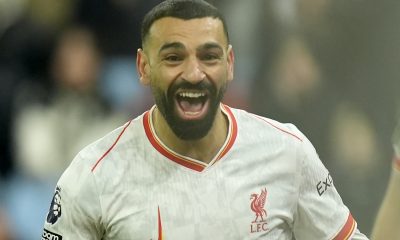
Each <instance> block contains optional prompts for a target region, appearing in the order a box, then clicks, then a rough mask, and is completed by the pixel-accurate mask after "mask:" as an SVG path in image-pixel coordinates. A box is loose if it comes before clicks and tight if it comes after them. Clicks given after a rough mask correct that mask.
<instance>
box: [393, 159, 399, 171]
mask: <svg viewBox="0 0 400 240" xmlns="http://www.w3.org/2000/svg"><path fill="white" fill-rule="evenodd" d="M393 167H394V169H396V170H397V171H400V157H396V156H395V157H393Z"/></svg>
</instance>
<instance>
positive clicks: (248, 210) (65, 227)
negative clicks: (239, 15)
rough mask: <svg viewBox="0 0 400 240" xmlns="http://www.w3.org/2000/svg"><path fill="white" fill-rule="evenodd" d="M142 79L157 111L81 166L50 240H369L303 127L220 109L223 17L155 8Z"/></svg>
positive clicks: (146, 30)
mask: <svg viewBox="0 0 400 240" xmlns="http://www.w3.org/2000/svg"><path fill="white" fill-rule="evenodd" d="M137 68H138V72H139V76H140V81H141V82H142V83H143V84H144V85H149V86H150V88H151V90H152V93H153V96H154V99H155V102H156V104H155V106H154V107H152V108H151V109H150V110H148V111H147V112H145V113H144V114H143V115H141V116H139V117H137V118H135V119H133V120H131V121H129V122H128V123H126V124H125V125H124V126H122V127H120V128H118V129H116V130H115V131H113V132H111V133H110V134H108V135H106V136H105V137H103V138H101V139H100V140H98V141H96V142H94V143H93V144H91V145H89V146H88V147H86V148H85V149H83V150H82V151H81V152H80V153H79V154H78V155H77V156H76V158H75V159H74V160H73V162H72V163H71V165H70V166H69V167H68V169H67V170H66V171H65V173H64V174H63V175H62V176H61V179H60V180H59V182H58V185H57V187H56V191H55V195H54V197H53V201H52V203H51V206H50V210H49V213H48V215H47V219H46V222H45V225H44V232H43V236H42V239H62V238H64V239H86V240H92V239H93V240H94V239H98V240H99V239H130V240H134V239H158V240H161V239H174V240H178V239H207V240H208V239H224V240H226V239H238V240H239V239H276V240H278V239H279V240H285V239H288V240H291V239H297V240H323V239H327V240H328V239H339V240H342V239H357V240H361V239H367V238H366V237H365V236H364V235H363V234H362V233H360V232H359V231H358V229H357V224H356V221H355V220H354V218H353V217H352V215H351V213H350V211H349V209H348V208H347V207H346V206H345V205H344V204H343V202H342V200H341V198H340V196H339V194H338V193H337V191H336V190H335V187H334V185H333V181H332V178H331V176H330V174H329V172H328V170H327V169H326V168H325V167H324V166H323V164H322V163H321V161H320V159H319V158H318V155H317V153H316V151H315V150H314V148H313V146H312V144H311V143H310V142H309V141H308V140H307V138H306V137H305V136H304V135H303V134H302V133H301V132H300V131H299V130H297V128H296V127H295V126H293V125H291V124H281V123H279V122H277V121H274V120H271V119H268V118H265V117H260V116H256V115H254V114H251V113H248V112H246V111H243V110H239V109H234V108H231V107H229V106H227V105H224V104H222V103H221V99H222V97H223V95H224V92H225V90H226V88H227V85H228V83H229V82H230V81H231V80H232V79H233V72H234V71H233V68H234V53H233V48H232V46H231V45H230V44H229V37H228V31H227V27H226V24H225V21H224V18H223V16H221V14H220V13H219V11H218V10H217V9H216V8H215V7H213V6H212V5H210V4H208V3H206V2H205V1H198V0H197V1H182V0H167V1H164V2H162V3H160V4H159V5H157V6H156V7H155V8H153V9H152V10H151V11H150V12H149V13H148V14H147V15H146V16H145V18H144V21H143V24H142V48H141V49H139V50H138V52H137Z"/></svg>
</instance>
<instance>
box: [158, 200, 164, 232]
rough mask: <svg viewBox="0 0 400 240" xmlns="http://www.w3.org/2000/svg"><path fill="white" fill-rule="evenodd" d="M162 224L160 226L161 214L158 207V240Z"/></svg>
mask: <svg viewBox="0 0 400 240" xmlns="http://www.w3.org/2000/svg"><path fill="white" fill-rule="evenodd" d="M162 239H163V237H162V224H161V214H160V207H158V240H162Z"/></svg>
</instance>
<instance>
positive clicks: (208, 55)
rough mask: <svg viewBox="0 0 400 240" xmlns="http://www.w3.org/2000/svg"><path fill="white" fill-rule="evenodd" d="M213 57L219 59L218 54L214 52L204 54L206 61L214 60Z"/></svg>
mask: <svg viewBox="0 0 400 240" xmlns="http://www.w3.org/2000/svg"><path fill="white" fill-rule="evenodd" d="M215 59H219V56H218V55H216V54H206V55H205V56H204V60H206V61H209V60H215Z"/></svg>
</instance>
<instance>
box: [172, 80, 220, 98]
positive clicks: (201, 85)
mask: <svg viewBox="0 0 400 240" xmlns="http://www.w3.org/2000/svg"><path fill="white" fill-rule="evenodd" d="M178 89H187V90H198V91H209V92H210V93H211V94H213V93H214V92H216V88H215V86H214V85H213V84H211V83H210V82H207V81H201V82H198V83H196V84H192V83H190V82H187V81H182V82H179V83H176V84H173V85H171V87H170V88H169V89H168V92H167V94H168V96H173V95H174V94H175V93H176V91H178Z"/></svg>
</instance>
